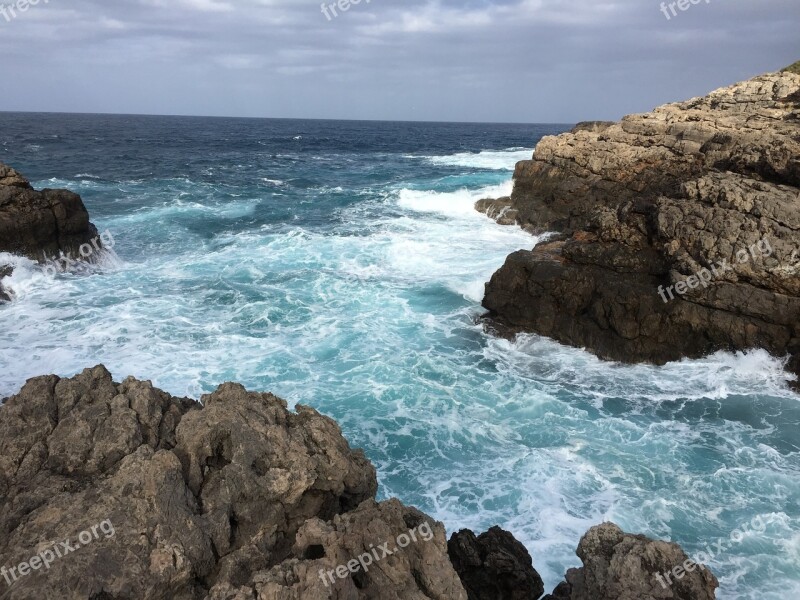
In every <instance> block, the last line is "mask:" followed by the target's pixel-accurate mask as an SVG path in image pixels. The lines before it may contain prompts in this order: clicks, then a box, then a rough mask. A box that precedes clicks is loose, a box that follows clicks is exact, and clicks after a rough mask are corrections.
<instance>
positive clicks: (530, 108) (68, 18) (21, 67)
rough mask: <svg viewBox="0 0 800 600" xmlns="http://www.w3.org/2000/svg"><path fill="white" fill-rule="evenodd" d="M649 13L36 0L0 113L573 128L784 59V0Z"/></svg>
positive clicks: (639, 8)
mask: <svg viewBox="0 0 800 600" xmlns="http://www.w3.org/2000/svg"><path fill="white" fill-rule="evenodd" d="M0 1H3V0H0ZM4 1H5V2H6V4H10V2H9V0H4ZM660 4H661V2H660V0H462V1H460V2H456V1H451V0H438V1H434V0H371V1H370V2H369V3H367V0H362V2H361V3H360V4H359V5H357V6H352V7H351V8H350V9H349V10H348V11H347V12H344V13H340V14H339V16H338V17H335V18H331V19H330V20H328V19H327V18H326V17H325V15H324V14H323V12H322V10H321V6H320V3H319V2H316V1H314V0H308V1H306V0H49V2H46V3H45V0H40V2H39V4H38V5H36V6H31V7H30V8H29V9H28V10H27V11H26V12H25V13H23V14H18V16H17V17H16V18H14V19H12V20H11V21H10V22H6V20H5V19H4V18H3V17H2V16H0V52H2V56H3V92H4V93H3V94H2V96H0V109H2V110H32V111H39V110H42V111H79V112H128V113H155V114H202V115H232V116H263V117H271V116H274V117H319V118H363V119H416V120H470V121H525V122H530V121H548V122H572V121H576V120H582V119H592V118H598V119H599V118H618V117H620V116H621V115H622V114H625V113H628V112H637V111H644V110H649V109H651V108H652V107H654V106H656V105H658V104H661V103H663V102H667V101H671V100H679V99H683V98H686V97H691V96H695V95H699V94H703V93H706V92H708V91H709V90H711V89H713V88H715V87H719V86H722V85H726V84H729V83H733V82H734V81H737V80H740V79H744V78H747V77H750V76H752V75H755V74H757V73H760V72H763V71H769V70H775V69H777V68H779V67H782V66H785V65H786V64H789V63H791V62H793V61H794V60H797V59H798V58H800V43H798V39H799V38H798V35H797V31H798V26H800V3H798V2H797V0H758V1H754V0H709V2H705V1H702V2H701V3H700V4H697V5H691V6H690V7H689V9H688V10H686V11H685V12H680V13H679V14H678V15H677V16H675V17H673V18H671V19H670V20H667V19H666V18H665V16H664V14H663V13H662V12H661V11H660V8H659V7H660ZM328 12H329V14H330V12H331V11H330V10H329V11H328Z"/></svg>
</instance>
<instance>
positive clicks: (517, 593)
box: [447, 527, 544, 600]
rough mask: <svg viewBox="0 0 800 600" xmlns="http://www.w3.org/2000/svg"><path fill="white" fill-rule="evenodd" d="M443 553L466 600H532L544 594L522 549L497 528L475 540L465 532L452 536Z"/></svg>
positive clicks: (540, 583)
mask: <svg viewBox="0 0 800 600" xmlns="http://www.w3.org/2000/svg"><path fill="white" fill-rule="evenodd" d="M447 551H448V553H449V555H450V561H451V562H452V563H453V566H454V567H455V569H456V572H457V573H458V574H459V576H460V577H461V581H462V582H463V584H464V587H465V588H466V590H467V596H468V598H469V600H534V599H536V598H539V597H541V595H542V594H543V593H544V584H543V583H542V578H541V577H540V576H539V574H538V573H537V572H536V571H535V570H534V568H533V561H532V560H531V556H530V554H528V551H527V550H526V549H525V546H523V545H522V544H520V543H519V542H518V541H517V540H515V539H514V536H513V535H511V534H510V533H509V532H507V531H503V530H502V529H500V528H499V527H492V528H491V529H490V530H489V531H487V532H486V533H482V534H481V535H479V536H477V537H476V536H475V534H474V533H473V532H472V531H470V530H469V529H463V530H461V531H459V532H458V533H454V534H453V535H452V537H451V538H450V541H449V542H448V544H447Z"/></svg>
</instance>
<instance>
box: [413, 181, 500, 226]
mask: <svg viewBox="0 0 800 600" xmlns="http://www.w3.org/2000/svg"><path fill="white" fill-rule="evenodd" d="M511 189H512V183H511V182H510V181H508V182H504V183H500V184H497V185H492V186H486V187H483V188H480V189H477V190H470V189H467V188H463V189H461V190H458V191H456V192H435V191H430V190H412V189H408V188H403V189H401V190H400V191H399V199H398V204H399V205H400V206H402V207H403V208H407V209H410V210H413V211H416V212H429V213H440V214H443V215H448V216H455V217H461V218H464V217H467V218H471V219H472V220H473V221H477V220H486V217H483V216H482V215H481V214H480V213H478V212H477V211H476V210H475V202H477V201H478V200H481V199H483V198H500V197H501V196H508V195H509V194H511Z"/></svg>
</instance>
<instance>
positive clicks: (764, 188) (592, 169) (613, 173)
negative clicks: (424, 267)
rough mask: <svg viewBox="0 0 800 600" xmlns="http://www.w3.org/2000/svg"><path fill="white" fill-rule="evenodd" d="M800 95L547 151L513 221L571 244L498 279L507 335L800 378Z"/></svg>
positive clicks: (706, 106)
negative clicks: (780, 361)
mask: <svg viewBox="0 0 800 600" xmlns="http://www.w3.org/2000/svg"><path fill="white" fill-rule="evenodd" d="M798 92H800V75H796V74H793V73H789V72H785V73H773V74H768V75H764V76H761V77H757V78H755V79H753V80H751V81H747V82H744V83H741V84H737V85H735V86H732V87H730V88H724V89H721V90H717V91H716V92H713V93H712V94H710V95H709V96H707V97H705V98H696V99H693V100H690V101H688V102H684V103H679V104H671V105H667V106H663V107H660V108H658V109H656V110H655V111H654V112H652V113H648V114H643V115H632V116H628V117H626V118H625V119H623V120H622V122H621V123H617V124H612V125H609V124H602V125H597V126H596V125H585V124H584V125H581V126H579V127H576V129H574V130H573V132H571V133H567V134H563V135H561V136H557V137H546V138H544V139H543V140H542V141H541V142H540V143H539V145H538V146H537V148H536V151H535V153H534V157H533V160H530V161H521V162H520V163H518V165H517V168H516V171H515V183H514V191H513V193H512V195H511V199H510V205H509V206H510V209H509V210H514V209H516V210H517V217H516V218H517V221H518V222H519V223H520V225H522V226H523V227H526V228H527V229H530V230H535V231H545V230H550V231H557V232H560V233H562V234H565V235H564V237H563V238H561V239H559V240H558V241H552V240H551V241H549V242H547V243H544V244H540V245H539V246H537V247H536V248H535V249H534V250H532V251H525V250H523V251H519V252H516V253H514V254H512V255H511V256H509V257H508V259H507V261H506V263H505V265H503V267H502V268H501V269H500V270H499V271H498V272H497V273H495V275H494V276H493V277H492V280H491V282H490V283H489V284H488V285H487V289H486V295H485V298H484V306H485V307H486V308H487V309H488V310H489V317H490V319H491V320H492V322H493V323H494V324H495V326H496V327H497V328H503V329H504V330H506V331H516V332H519V331H528V332H534V333H539V334H541V335H546V336H549V337H552V338H554V339H556V340H558V341H560V342H563V343H567V344H570V345H573V346H578V347H583V348H587V349H589V350H590V351H592V352H595V353H596V354H597V355H599V356H600V357H602V358H605V359H611V360H621V361H625V362H639V361H647V362H653V363H658V364H661V363H664V362H667V361H671V360H677V359H680V358H683V357H693V358H697V357H701V356H704V355H707V354H709V353H712V352H714V351H716V350H747V349H751V348H756V347H758V348H764V349H766V350H768V351H769V352H771V353H773V354H774V355H776V356H786V355H787V354H792V355H794V356H795V358H794V359H793V361H792V363H791V364H792V365H793V368H795V369H796V368H797V367H796V365H797V360H798V359H797V358H796V353H797V352H798V349H800V261H796V260H793V259H792V257H793V256H795V257H796V256H797V252H798V250H800V202H798V198H800V189H799V188H798V186H800V100H797V99H793V98H795V96H797V94H798ZM721 264H724V265H729V266H730V268H719V266H720V265H721ZM701 277H702V278H706V280H705V281H701ZM680 290H682V291H683V292H685V293H678V292H679V291H680Z"/></svg>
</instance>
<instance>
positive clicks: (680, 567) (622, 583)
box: [543, 523, 719, 600]
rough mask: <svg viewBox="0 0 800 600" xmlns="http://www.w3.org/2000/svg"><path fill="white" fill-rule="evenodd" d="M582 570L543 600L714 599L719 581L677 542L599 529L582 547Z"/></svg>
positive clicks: (608, 525) (609, 526)
mask: <svg viewBox="0 0 800 600" xmlns="http://www.w3.org/2000/svg"><path fill="white" fill-rule="evenodd" d="M578 557H580V559H581V561H582V562H583V567H581V568H580V569H570V570H569V571H568V572H567V581H566V582H565V583H561V584H559V586H558V587H557V588H556V590H555V591H554V592H553V594H552V595H550V596H548V597H547V598H545V599H543V600H547V599H550V600H599V599H601V598H602V600H714V598H715V597H716V592H715V590H716V589H717V588H718V587H719V583H718V581H717V579H716V577H714V575H713V574H712V573H711V571H709V570H708V568H707V567H705V566H704V565H697V564H695V563H694V562H692V561H691V560H690V559H689V557H688V556H686V554H685V553H684V552H683V550H682V549H681V547H680V546H678V545H677V544H671V543H668V542H660V541H655V540H651V539H649V538H647V537H645V536H642V535H630V534H627V533H624V532H623V531H622V530H621V529H620V528H619V527H618V526H616V525H614V524H613V523H604V524H602V525H598V526H597V527H593V528H592V529H590V530H589V532H588V533H587V534H586V535H584V536H583V538H582V539H581V542H580V545H579V546H578Z"/></svg>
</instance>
